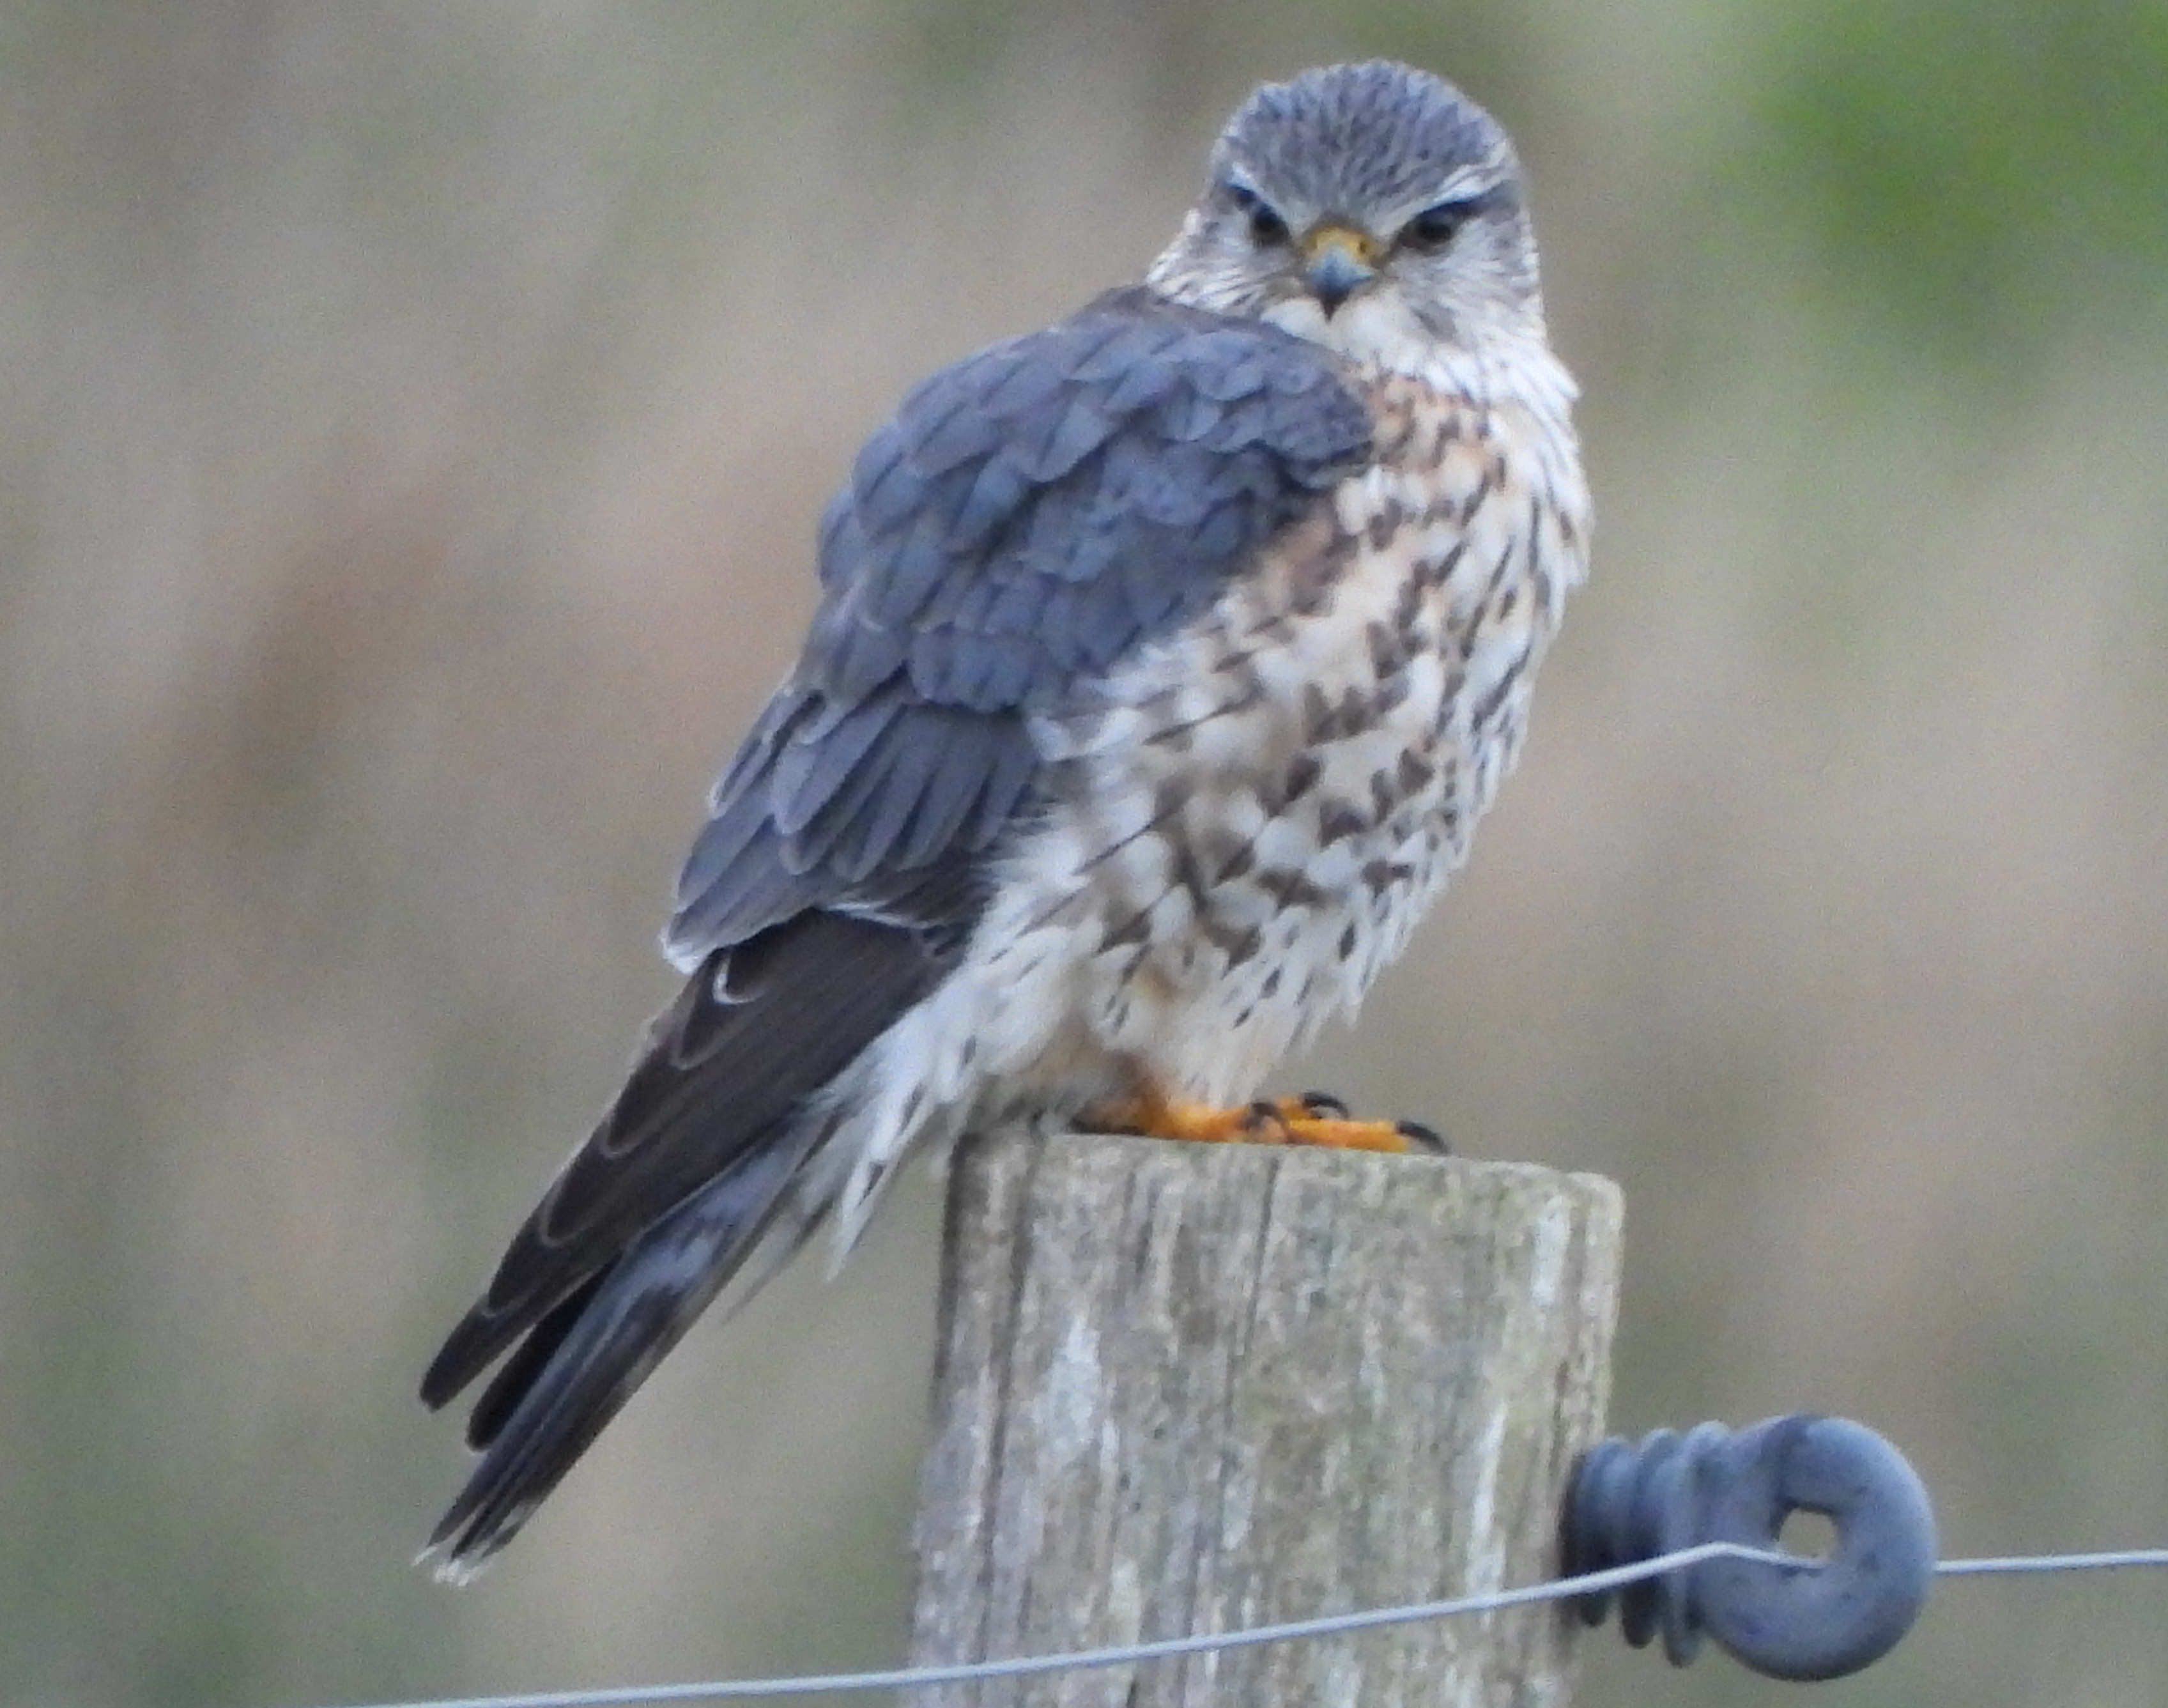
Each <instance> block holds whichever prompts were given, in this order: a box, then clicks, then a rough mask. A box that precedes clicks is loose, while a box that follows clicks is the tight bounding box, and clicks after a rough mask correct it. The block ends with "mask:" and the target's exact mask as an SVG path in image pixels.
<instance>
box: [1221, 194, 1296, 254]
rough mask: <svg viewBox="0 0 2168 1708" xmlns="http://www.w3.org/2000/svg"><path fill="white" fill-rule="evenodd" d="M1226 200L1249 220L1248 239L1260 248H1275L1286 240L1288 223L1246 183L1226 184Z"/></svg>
mask: <svg viewBox="0 0 2168 1708" xmlns="http://www.w3.org/2000/svg"><path fill="white" fill-rule="evenodd" d="M1227 196H1228V200H1230V201H1232V202H1233V203H1234V204H1235V206H1236V207H1237V208H1238V209H1240V210H1241V214H1242V216H1243V217H1244V218H1245V219H1246V220H1247V221H1249V222H1250V240H1251V242H1254V243H1255V244H1256V245H1257V247H1259V248H1260V249H1276V248H1278V247H1279V246H1280V245H1281V244H1283V243H1284V242H1287V240H1288V223H1287V221H1285V220H1283V219H1282V218H1281V217H1280V216H1279V215H1278V214H1277V213H1275V212H1274V211H1273V205H1272V204H1271V203H1270V202H1268V201H1267V200H1265V199H1264V198H1263V197H1262V196H1261V195H1259V194H1257V191H1255V190H1253V189H1251V188H1250V187H1249V185H1247V184H1229V185H1228V186H1227Z"/></svg>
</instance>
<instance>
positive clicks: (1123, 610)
mask: <svg viewBox="0 0 2168 1708" xmlns="http://www.w3.org/2000/svg"><path fill="white" fill-rule="evenodd" d="M1370 434H1371V426H1370V422H1369V418H1368V413H1367V412H1366V411H1365V410H1364V408H1363V405H1362V403H1361V402H1360V401H1359V400H1358V398H1357V397H1356V396H1354V394H1353V393H1352V391H1350V390H1349V389H1348V388H1347V386H1346V385H1345V384H1344V383H1343V381H1342V377H1341V375H1340V373H1339V370H1337V368H1336V365H1335V363H1334V360H1333V359H1332V358H1331V356H1329V355H1328V354H1326V352H1325V351H1323V350H1322V349H1319V348H1317V347H1316V346H1315V345H1312V344H1307V343H1302V342H1300V341H1299V340H1297V339H1295V338H1291V337H1289V336H1287V335H1285V334H1283V333H1279V332H1277V331H1274V330H1273V329H1272V328H1270V327H1263V326H1259V325H1257V324H1254V323H1251V322H1234V321H1229V320H1225V319H1223V318H1221V317H1217V316H1212V315H1207V314H1202V313H1198V312H1196V311H1190V310H1185V309H1179V308H1176V307H1173V306H1170V305H1168V304H1166V303H1163V302H1161V301H1158V300H1157V299H1156V298H1155V297H1153V296H1151V295H1150V294H1149V293H1147V292H1145V291H1143V290H1130V291H1125V292H1119V293H1115V294H1113V295H1109V296H1108V297H1104V298H1102V299H1101V300H1100V301H1098V302H1097V303H1095V304H1093V305H1092V306H1091V307H1089V308H1087V309H1086V310H1085V311H1082V312H1081V313H1080V314H1078V315H1076V317H1073V318H1071V319H1070V320H1067V321H1065V322H1062V323H1061V324H1060V325H1058V326H1055V327H1051V328H1049V330H1047V331H1045V332H1043V333H1034V334H1032V335H1031V336H1029V337H1027V338H1017V339H1013V340H1012V341H1011V342H1009V343H1003V344H997V345H996V346H994V347H993V348H992V349H988V350H986V351H983V352H981V353H980V354H977V355H975V356H971V357H969V358H967V359H964V361H961V362H959V363H958V364H955V365H954V367H951V368H949V369H947V370H944V371H943V372H942V373H939V374H937V375H934V376H933V378H932V379H931V380H927V382H926V383H925V384H924V385H922V386H919V387H918V388H917V390H916V391H912V392H911V395H910V396H908V397H906V399H905V401H904V402H903V405H902V407H901V409H899V411H898V412H897V413H896V416H895V419H894V420H893V421H891V422H890V423H888V424H887V425H886V426H885V427H883V428H881V429H880V430H879V432H877V433H875V434H874V436H873V437H872V439H870V440H869V442H868V443H867V444H866V447H865V449H864V450H863V452H862V453H861V454H860V455H859V457H858V461H857V464H856V466H854V468H853V471H852V474H851V479H850V482H849V484H848V486H847V487H846V488H845V490H844V491H843V492H842V494H841V495H840V496H839V497H838V498H837V500H836V501H835V503H833V504H832V505H831V506H830V508H829V509H828V511H827V513H826V519H825V520H824V522H823V524H822V528H821V541H820V571H821V594H822V597H821V606H820V609H819V612H818V614H817V615H816V617H815V620H814V622H813V625H812V629H811V632H810V635H809V636H808V637H807V640H806V643H805V652H804V654H803V656H802V657H801V658H800V662H799V664H798V667H797V668H796V669H795V670H794V672H793V673H792V674H791V676H790V678H789V681H787V682H786V683H785V684H784V686H783V688H782V689H780V690H779V691H778V693H777V694H776V695H775V697H774V698H773V700H771V701H770V702H769V704H768V706H767V708H766V710H764V711H763V713H762V715H761V716H760V718H759V720H758V721H757V723H756V724H755V726H754V728H753V730H752V733H751V735H750V736H748V737H747V740H746V742H745V743H744V745H743V747H742V748H741V749H740V751H739V753H738V754H737V757H736V759H735V760H734V761H733V762H732V763H731V766H730V768H729V769H728V770H727V771H726V772H725V774H724V776H723V778H722V780H721V781H720V783H719V784H718V785H716V790H715V797H714V802H713V812H712V815H711V817H710V818H709V822H708V823H707V825H706V826H705V827H704V828H703V830H702V831H701V833H700V834H699V838H698V840H697V841H696V842H695V843H694V845H693V851H692V854H691V856H690V858H689V859H688V860H687V862H686V865H685V870H684V873H683V877H682V878H681V880H680V882H679V887H678V906H677V910H676V913H675V915H674V917H673V918H672V920H671V922H670V926H669V928H668V930H667V933H666V934H665V938H664V943H665V946H666V948H667V950H668V952H669V954H670V955H671V957H672V960H675V961H676V962H677V963H678V965H679V966H681V967H683V969H684V970H685V971H687V972H688V974H690V975H691V976H690V977H689V978H688V980H687V982H686V986H685V988H684V989H683V992H680V993H679V996H678V1000H677V1001H676V1002H675V1003H673V1004H672V1006H671V1008H669V1010H668V1011H667V1012H666V1013H665V1014H664V1015H663V1016H662V1018H661V1019H660V1020H659V1021H658V1022H657V1023H656V1026H655V1028H654V1029H653V1030H652V1031H651V1034H650V1036H649V1038H648V1040H647V1043H646V1046H645V1047H644V1048H643V1050H642V1051H641V1052H640V1056H639V1058H638V1060H637V1061H636V1062H635V1065H634V1067H633V1070H632V1072H631V1074H630V1077H629V1078H628V1080H627V1082H626V1083H625V1086H624V1089H623V1090H622V1091H621V1092H620V1093H619V1096H618V1098H617V1099H616V1100H615V1101H614V1103H613V1104H612V1105H611V1106H610V1108H609V1109H608V1110H607V1111H606V1112H605V1113H604V1115H603V1118H602V1120H600V1122H598V1125H596V1127H595V1130H594V1131H593V1132H592V1134H591V1135H590V1136H588V1138H587V1142H586V1143H585V1144H583V1145H582V1147H580V1149H579V1150H578V1151H577V1152H575V1153H574V1155H573V1157H571V1160H570V1161H569V1162H568V1163H566V1165H565V1168H563V1170H562V1171H561V1173H560V1174H559V1175H558V1177H557V1179H556V1180H555V1182H554V1183H553V1184H552V1185H551V1186H550V1189H549V1191H548V1192H547V1193H546V1194H545V1196H544V1197H543V1199H542V1201H541V1202H540V1203H539V1205H537V1206H536V1207H535V1209H534V1212H533V1213H532V1214H531V1215H530V1216H529V1217H528V1218H527V1221H526V1222H525V1224H524V1225H523V1226H522V1227H521V1228H520V1230H519V1231H518V1233H517V1234H516V1235H515V1236H514V1237H513V1241H512V1243H511V1245H510V1246H509V1248H507V1250H506V1252H505V1253H504V1256H503V1258H502V1260H501V1261H500V1263H499V1264H498V1266H497V1273H496V1274H495V1275H494V1276H493V1277H492V1280H491V1282H490V1285H489V1287H488V1289H487V1290H486V1292H485V1293H484V1295H483V1296H482V1297H481V1299H480V1300H479V1301H476V1304H475V1306H473V1308H472V1309H471V1310H470V1311H469V1312H468V1313H467V1315H466V1316H465V1318H464V1319H462V1321H461V1322H460V1323H459V1324H458V1325H457V1326H456V1327H455V1328H454V1329H453V1331H452V1333H450V1335H449V1336H448V1337H447V1338H446V1340H445V1342H444V1345H443V1347H442V1348H441V1349H439V1351H438V1354H437V1356H436V1359H434V1361H433V1363H432V1364H431V1365H430V1367H429V1370H428V1373H427V1374H426V1375H425V1376H424V1377H423V1379H422V1397H423V1398H424V1399H425V1400H427V1401H428V1403H429V1404H431V1405H433V1406H436V1405H442V1404H444V1403H445V1402H447V1401H448V1400H449V1399H450V1398H451V1397H452V1396H453V1395H454V1394H455V1393H457V1392H459V1391H461V1390H462V1389H464V1388H465V1386H467V1385H468V1384H469V1383H470V1381H473V1380H475V1378H476V1377H477V1376H478V1375H480V1374H481V1372H482V1370H485V1369H486V1368H487V1367H488V1366H489V1365H491V1364H492V1363H493V1362H495V1361H496V1360H497V1359H498V1358H499V1357H500V1356H502V1355H503V1354H506V1352H507V1349H513V1348H514V1346H515V1344H517V1349H516V1350H512V1351H511V1352H510V1355H509V1356H508V1357H507V1358H505V1360H504V1362H503V1364H502V1366H501V1368H499V1370H497V1374H496V1375H495V1376H494V1378H493V1379H492V1381H491V1382H490V1384H489V1385H488V1386H487V1388H486V1390H485V1391H484V1392H483V1394H482V1396H481V1399H480V1400H479V1401H478V1402H476V1407H475V1410H474V1412H473V1414H472V1416H471V1417H470V1420H469V1426H468V1434H469V1439H470V1441H471V1442H472V1443H473V1444H474V1445H476V1447H477V1448H480V1449H481V1450H483V1457H482V1460H481V1463H480V1464H479V1465H478V1466H476V1469H475V1471H474V1473H473V1475H472V1477H470V1479H469V1481H468V1483H467V1486H466V1487H465V1489H464V1490H463V1491H462V1492H461V1493H460V1497H459V1498H458V1499H457V1500H456V1501H455V1502H454V1503H453V1505H452V1507H451V1508H450V1509H449V1511H448V1512H447V1513H446V1514H445V1515H444V1519H443V1521H442V1523H441V1524H439V1525H438V1530H437V1532H436V1535H434V1537H433V1539H432V1541H433V1547H434V1549H435V1550H436V1551H437V1553H438V1556H439V1557H440V1559H441V1560H442V1561H443V1562H444V1564H445V1566H446V1567H447V1568H448V1569H450V1570H453V1571H454V1572H459V1571H465V1570H467V1569H470V1568H471V1567H473V1566H474V1565H476V1564H477V1563H479V1562H480V1561H481V1560H482V1559H485V1558H486V1557H487V1556H488V1555H489V1554H490V1553H491V1552H492V1551H494V1550H495V1549H496V1548H497V1547H500V1546H502V1544H503V1543H504V1541H505V1540H507V1538H508V1537H509V1536H510V1535H512V1534H513V1532H514V1531H515V1530H517V1529H518V1526H519V1524H520V1523H521V1522H522V1521H523V1518H524V1516H525V1514H527V1512H528V1511H529V1509H531V1508H532V1506H533V1505H534V1502H536V1501H537V1500H539V1499H540V1498H541V1497H542V1496H543V1494H545V1493H546V1492H547V1491H548V1489H549V1488H550V1487H551V1486H552V1485H553V1484H554V1483H555V1482H556V1480H557V1478H558V1477H561V1475H562V1474H563V1472H564V1471H565V1470H566V1467H567V1466H570V1465H571V1462H572V1461H573V1460H574V1459H576V1458H577V1456H578V1455H579V1454H580V1452H581V1451H582V1450H583V1449H584V1447H585V1446H586V1445H587V1442H588V1441H589V1440H591V1439H592V1437H593V1435H594V1434H595V1432H596V1431H597V1430H598V1429H601V1428H602V1427H603V1423H605V1422H606V1421H607V1420H608V1418H609V1417H610V1416H611V1415H612V1414H613V1413H614V1411H615V1410H616V1408H617V1407H619V1405H620V1404H622V1403H623V1402H624V1398H625V1397H626V1396H627V1395H629V1394H630V1392H631V1391H632V1390H633V1389H634V1388H635V1387H636V1386H638V1384H639V1382H640V1380H641V1378H642V1377H643V1376H644V1375H646V1372H647V1371H648V1370H649V1369H651V1367H652V1365H653V1363H654V1361H655V1359H657V1358H659V1357H660V1356H661V1355H662V1352H663V1350H664V1349H667V1346H668V1345H669V1344H671V1343H672V1341H673V1340H674V1339H675V1338H676V1337H677V1336H678V1334H679V1333H682V1332H683V1328H685V1326H686V1325H687V1324H688V1322H691V1320H692V1319H693V1317H695V1316H697V1315H698V1314H699V1311H700V1309H701V1308H702V1306H704V1304H705V1303H706V1302H707V1301H708V1300H709V1298H711V1297H712V1296H713V1295H714V1292H715V1288H716V1287H718V1286H720V1285H722V1284H723V1282H724V1281H725V1280H726V1279H727V1278H728V1277H729V1276H730V1275H731V1274H732V1273H734V1272H735V1271H736V1268H737V1266H738V1265H739V1264H741V1263H742V1262H743V1261H744V1258H745V1255H746V1253H747V1251H748V1250H749V1249H751V1248H752V1244H753V1243H754V1242H756V1241H757V1239H758V1238H759V1237H760V1235H761V1232H762V1231H763V1228H765V1227H766V1226H768V1224H769V1221H770V1220H771V1218H772V1217H773V1215H774V1214H775V1213H776V1211H777V1209H778V1205H779V1204H780V1203H781V1201H782V1197H783V1195H784V1193H785V1191H786V1190H787V1189H788V1188H789V1183H790V1180H791V1178H792V1175H793V1173H794V1170H795V1169H796V1168H797V1166H798V1163H799V1160H800V1157H801V1155H802V1153H803V1148H804V1147H805V1145H806V1144H807V1143H808V1142H810V1140H809V1137H808V1136H807V1134H806V1133H805V1131H803V1128H804V1125H805V1124H804V1123H803V1122H801V1121H800V1120H798V1119H797V1112H798V1111H799V1110H800V1109H803V1108H804V1106H805V1103H806V1100H807V1099H810V1098H811V1097H812V1096H814V1095H815V1094H816V1093H818V1092H819V1090H820V1089H821V1088H822V1087H823V1086H824V1085H826V1083H829V1081H830V1080H831V1079H832V1078H833V1077H834V1076H835V1075H836V1074H837V1073H839V1072H842V1069H843V1068H844V1067H846V1066H847V1065H848V1063H849V1062H851V1061H852V1060H853V1059H854V1058H855V1057H856V1056H858V1053H859V1052H860V1051H863V1049H864V1048H865V1047H866V1046H868V1045H869V1044H870V1043H871V1042H872V1041H873V1040H874V1039H875V1038H877V1037H879V1035H880V1034H881V1033H882V1031H884V1030H885V1029H886V1028H887V1027H888V1026H889V1025H890V1024H892V1023H893V1022H894V1020H895V1019H896V1018H898V1017H899V1016H900V1015H901V1014H903V1013H905V1012H906V1011H907V1010H908V1008H910V1007H911V1004H912V1003H916V1002H918V1001H921V1000H922V999H923V998H925V997H926V995H927V993H928V992H930V991H932V990H933V988H934V987H936V986H938V983H939V982H940V981H941V980H942V979H943V978H944V977H946V976H948V973H949V971H950V970H951V969H952V968H953V967H954V964H955V962H956V960H957V958H958V957H959V955H960V953H961V950H962V947H963V944H964V940H965V939H966V938H967V936H968V934H969V930H970V925H971V923H972V922H973V920H974V919H975V916H976V914H977V912H978V910H979V908H980V906H982V905H983V902H984V900H985V880H986V873H987V870H988V867H989V865H990V864H991V862H990V859H989V857H990V856H991V854H993V853H994V852H995V851H996V849H998V848H999V846H1000V844H1001V842H1002V837H1003V835H1004V833H1006V831H1007V828H1008V827H1009V826H1010V824H1011V823H1012V822H1013V821H1014V820H1015V818H1016V817H1017V815H1018V811H1019V810H1020V809H1021V808H1023V806H1024V805H1025V803H1027V802H1028V801H1029V799H1030V798H1031V795H1032V791H1033V787H1034V779H1035V776H1036V774H1037V772H1038V770H1039V754H1038V753H1037V750H1036V749H1035V748H1034V745H1033V742H1032V740H1031V737H1030V735H1029V732H1028V725H1027V720H1028V717H1029V716H1030V715H1031V714H1032V713H1034V711H1037V710H1041V709H1044V708H1049V707H1052V706H1055V705H1060V703H1061V702H1062V701H1063V700H1064V698H1065V696H1066V695H1068V694H1071V693H1072V692H1074V691H1076V689H1078V688H1079V687H1080V686H1083V685H1086V684H1090V683H1092V682H1094V681H1097V679H1099V678H1101V677H1103V674H1104V673H1106V672H1108V670H1109V669H1111V668H1113V666H1114V665H1115V664H1116V662H1118V661H1119V659H1121V658H1122V657H1123V656H1124V654H1125V653H1127V652H1129V651H1130V650H1131V649H1132V648H1134V647H1135V646H1138V645H1139V644H1140V643H1141V642H1142V641H1145V640H1147V639H1149V638H1150V637H1151V636H1156V635H1161V634H1164V633H1166V632H1167V631H1170V630H1172V629H1173V628H1175V627H1176V626H1177V625H1180V624H1181V623H1182V621H1183V620H1186V619H1188V618H1190V617H1193V616H1195V615H1198V614H1199V613H1201V612H1202V611H1203V610H1204V609H1205V608H1206V607H1207V606H1209V604H1211V603H1212V602H1213V601H1214V599H1216V598H1217V597H1218V596H1219V595H1220V592H1221V591H1222V589H1224V588H1225V587H1226V585H1227V584H1228V583H1229V581H1230V579H1231V578H1232V577H1235V576H1236V575H1238V574H1239V573H1240V572H1241V570H1242V568H1243V567H1244V566H1245V565H1246V564H1248V563H1249V562H1250V561H1252V559H1253V558H1254V556H1256V554H1257V551H1258V550H1259V549H1260V548H1261V547H1262V545H1263V544H1264V543H1265V541H1266V540H1268V539H1269V538H1271V536H1272V535H1273V534H1274V533H1275V532H1276V531H1277V530H1278V529H1281V528H1283V527H1284V526H1286V525H1287V524H1289V523H1290V522H1291V521H1293V520H1294V519H1295V518H1297V517H1298V516H1299V515H1301V514H1302V513H1304V512H1305V511H1306V510H1307V509H1308V508H1310V506H1312V505H1314V504H1315V503H1320V502H1321V501H1322V500H1323V497H1324V494H1325V493H1326V491H1327V490H1328V489H1329V488H1330V487H1331V486H1332V484H1333V483H1334V482H1336V481H1337V480H1339V479H1340V478H1341V477H1342V476H1344V475H1345V474H1347V472H1349V471H1352V469H1354V468H1356V467H1358V466H1360V464H1361V463H1362V462H1363V460H1364V458H1365V456H1366V455H1367V453H1368V448H1369V443H1370Z"/></svg>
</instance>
